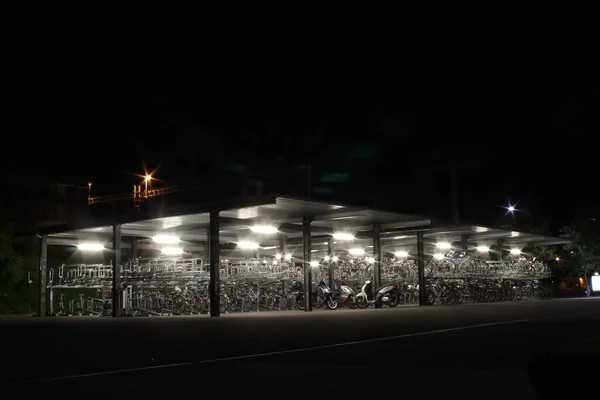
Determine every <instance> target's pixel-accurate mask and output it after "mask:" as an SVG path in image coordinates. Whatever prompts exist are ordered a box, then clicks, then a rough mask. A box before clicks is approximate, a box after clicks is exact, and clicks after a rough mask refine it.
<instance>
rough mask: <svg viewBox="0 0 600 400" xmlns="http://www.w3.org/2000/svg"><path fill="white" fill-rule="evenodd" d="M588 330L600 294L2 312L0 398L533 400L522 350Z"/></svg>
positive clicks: (530, 351)
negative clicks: (236, 309) (211, 311)
mask: <svg viewBox="0 0 600 400" xmlns="http://www.w3.org/2000/svg"><path fill="white" fill-rule="evenodd" d="M593 335H600V299H582V300H552V301H539V302H507V303H495V304H474V305H460V306H441V307H398V308H395V309H377V310H376V309H369V310H347V309H346V310H335V311H326V310H319V311H316V312H313V313H302V312H281V313H251V314H233V315H224V316H222V317H221V318H210V317H207V316H191V317H151V318H149V317H140V318H120V319H112V318H94V317H49V318H5V319H1V320H0V338H1V340H2V343H3V344H4V349H3V350H2V353H1V354H2V357H1V359H2V361H1V363H2V374H1V377H0V393H8V392H7V391H9V390H10V391H11V392H12V391H13V390H18V391H15V392H14V393H18V394H19V396H20V397H21V396H25V398H28V397H29V396H38V395H44V396H48V395H60V396H66V397H67V398H81V397H83V396H86V397H89V396H92V397H93V398H96V397H98V398H100V396H102V397H104V398H109V397H110V398H111V399H120V398H128V399H131V398H141V397H146V398H158V397H161V398H165V397H172V396H178V397H180V396H188V397H197V396H204V395H207V396H208V395H217V394H218V395H219V397H220V398H237V399H240V398H242V399H245V398H259V397H260V398H275V397H277V398H281V399H290V398H308V397H311V398H312V397H322V396H349V397H350V398H353V397H356V396H373V397H390V398H404V397H406V396H418V398H419V399H428V398H432V399H434V398H435V399H439V398H440V396H445V397H448V396H449V395H450V396H451V397H452V398H457V396H460V398H461V399H470V398H473V399H475V398H476V399H482V398H485V399H495V398H498V399H500V398H501V399H505V398H510V399H535V398H536V397H535V394H534V391H533V389H532V387H531V385H530V383H529V378H528V375H527V367H528V365H529V363H530V360H531V359H532V356H533V355H534V354H535V353H536V352H539V351H543V350H544V349H547V348H549V346H552V345H555V344H557V343H559V344H560V343H563V342H567V341H570V340H572V339H575V338H581V337H588V336H593ZM569 368H585V369H586V371H589V368H590V367H589V366H587V365H584V366H582V365H575V366H573V367H569ZM599 372H600V370H599Z"/></svg>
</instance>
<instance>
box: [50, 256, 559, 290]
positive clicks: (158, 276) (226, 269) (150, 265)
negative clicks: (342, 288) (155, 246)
mask: <svg viewBox="0 0 600 400" xmlns="http://www.w3.org/2000/svg"><path fill="white" fill-rule="evenodd" d="M311 268H312V274H313V280H316V281H317V282H318V281H320V280H321V279H323V280H325V281H328V280H329V275H330V274H329V271H330V268H333V271H332V272H333V277H334V278H335V279H336V280H337V281H345V280H349V279H355V280H360V281H364V280H366V279H369V278H371V277H372V276H373V273H374V269H373V261H372V259H370V258H365V257H353V258H349V259H340V260H337V261H335V262H333V261H323V260H321V261H320V262H317V263H316V265H313V266H311ZM303 269H304V268H303V265H302V263H294V262H293V261H286V260H276V259H269V258H267V257H263V258H262V259H253V260H246V261H238V262H223V263H222V265H221V271H220V273H221V278H222V280H223V281H232V282H235V281H239V280H272V281H276V280H302V279H303V275H304V271H303ZM380 271H381V280H382V281H390V282H392V281H394V282H415V281H417V279H418V264H417V262H416V261H415V260H403V259H394V258H387V257H386V258H384V259H383V262H382V265H381V270H380ZM55 272H56V273H55ZM425 274H426V276H427V277H429V278H432V279H433V278H436V279H440V278H442V279H471V280H473V279H479V280H486V279H487V280H489V279H495V280H502V279H504V280H506V279H508V280H517V281H518V280H534V279H544V278H547V277H549V276H550V274H551V271H550V269H549V268H548V266H547V265H546V264H544V263H542V262H539V261H532V260H526V259H514V260H507V261H499V262H497V261H487V260H483V259H474V258H471V257H467V256H464V255H463V254H461V253H459V254H454V255H449V256H448V257H445V258H443V259H442V260H435V259H432V260H427V261H426V263H425ZM208 276H209V273H208V268H207V265H206V264H204V263H203V261H202V259H200V258H193V259H184V258H158V259H134V260H130V261H128V262H127V263H126V264H124V265H123V266H122V269H121V281H122V282H129V283H130V284H131V285H134V286H151V285H154V286H157V285H158V286H167V285H169V282H173V281H186V282H199V281H203V280H207V279H208ZM111 282H112V266H111V265H103V264H71V265H67V264H65V265H61V266H60V267H59V268H57V270H56V271H55V269H54V268H50V269H49V276H48V286H49V287H63V286H68V287H102V286H106V285H110V284H111Z"/></svg>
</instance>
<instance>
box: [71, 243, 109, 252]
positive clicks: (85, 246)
mask: <svg viewBox="0 0 600 400" xmlns="http://www.w3.org/2000/svg"><path fill="white" fill-rule="evenodd" d="M77 248H78V249H79V250H83V251H101V250H104V245H102V244H101V243H80V244H78V245H77Z"/></svg>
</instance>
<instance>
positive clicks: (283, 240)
mask: <svg viewBox="0 0 600 400" xmlns="http://www.w3.org/2000/svg"><path fill="white" fill-rule="evenodd" d="M279 253H281V257H282V258H284V256H285V255H286V254H287V237H286V236H285V235H284V234H281V235H279Z"/></svg>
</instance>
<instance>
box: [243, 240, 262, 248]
mask: <svg viewBox="0 0 600 400" xmlns="http://www.w3.org/2000/svg"><path fill="white" fill-rule="evenodd" d="M238 247H239V248H240V249H247V250H256V249H258V248H259V247H260V245H259V244H258V243H254V242H246V241H243V240H242V241H241V242H238Z"/></svg>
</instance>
